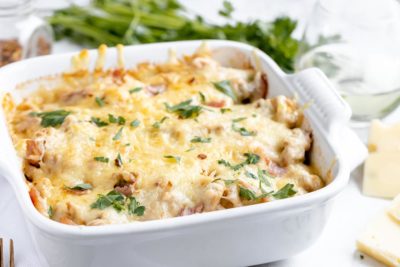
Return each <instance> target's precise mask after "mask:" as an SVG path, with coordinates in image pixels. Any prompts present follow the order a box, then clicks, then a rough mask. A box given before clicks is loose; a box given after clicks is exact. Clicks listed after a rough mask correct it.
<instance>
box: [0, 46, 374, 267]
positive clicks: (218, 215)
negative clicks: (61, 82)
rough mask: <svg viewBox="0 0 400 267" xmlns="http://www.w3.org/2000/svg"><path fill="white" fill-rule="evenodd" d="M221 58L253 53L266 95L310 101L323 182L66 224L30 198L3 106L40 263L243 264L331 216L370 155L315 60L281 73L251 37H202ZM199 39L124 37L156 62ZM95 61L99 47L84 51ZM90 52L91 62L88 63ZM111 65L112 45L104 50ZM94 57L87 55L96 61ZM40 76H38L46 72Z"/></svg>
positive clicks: (27, 72)
mask: <svg viewBox="0 0 400 267" xmlns="http://www.w3.org/2000/svg"><path fill="white" fill-rule="evenodd" d="M207 43H208V45H209V47H210V48H211V49H212V50H213V51H214V56H215V58H216V59H218V60H219V61H220V62H222V63H223V64H224V65H235V66H237V65H240V64H243V62H245V61H247V62H248V61H250V62H251V64H252V65H253V66H254V67H256V68H261V69H262V70H263V71H264V72H265V73H266V74H267V76H268V83H269V93H268V96H269V97H271V96H276V95H279V94H284V95H287V96H292V97H293V96H297V97H298V99H299V101H300V103H302V104H304V103H311V105H310V107H309V108H308V109H307V110H306V111H305V115H306V117H307V119H308V121H309V123H310V125H311V128H312V130H313V137H314V144H313V148H312V153H311V155H312V156H311V160H312V161H313V162H314V164H315V165H316V166H317V167H318V168H319V170H320V171H321V174H322V175H323V176H324V177H327V178H328V180H327V183H328V184H327V186H326V187H324V188H322V189H320V190H317V191H315V192H312V193H309V194H306V195H302V196H297V197H294V198H289V199H283V200H279V201H274V202H271V203H264V204H257V205H252V206H246V207H240V208H234V209H229V210H222V211H215V212H209V213H204V214H195V215H191V216H185V217H178V218H171V219H164V220H156V221H147V222H140V223H131V224H123V225H105V226H94V227H85V226H69V225H64V224H61V223H58V222H55V221H52V220H49V219H47V218H45V217H44V216H42V215H40V214H39V212H37V211H36V209H35V208H34V206H33V205H32V203H31V200H30V198H29V195H28V192H27V188H26V185H25V181H24V180H25V178H24V175H23V173H22V171H21V160H20V159H19V158H18V157H17V156H16V152H15V150H14V148H13V145H12V142H11V139H10V136H9V134H8V130H7V128H6V124H5V120H4V114H3V111H2V110H1V111H0V136H1V138H0V148H1V150H0V151H1V153H0V174H1V175H2V176H4V177H5V178H6V179H7V180H8V181H9V182H10V184H11V185H12V188H13V189H14V191H15V195H16V196H17V199H18V202H19V205H20V206H21V208H22V210H23V212H24V215H25V217H26V220H27V222H28V225H29V228H30V230H31V233H32V236H33V238H34V240H35V244H36V246H37V248H39V249H38V252H39V251H40V252H39V253H40V255H41V260H42V262H43V263H42V264H43V265H42V266H47V265H48V266H57V267H64V266H74V267H79V266H82V267H83V266H84V267H88V266H96V267H98V266H120V267H122V266H245V265H254V264H260V263H265V262H271V261H276V260H280V259H284V258H288V257H291V256H293V255H294V254H296V253H298V252H300V251H302V250H304V249H306V248H307V247H309V246H310V245H312V244H313V243H314V241H315V240H316V239H317V237H318V236H319V235H320V233H321V231H322V230H323V228H324V225H325V224H326V222H327V220H328V219H329V211H330V206H331V202H332V201H331V200H332V199H333V198H334V196H335V195H337V194H338V193H339V192H340V191H341V190H342V189H343V188H344V187H345V186H346V184H347V182H348V179H349V175H350V171H351V170H352V169H354V168H355V167H356V166H357V165H359V164H360V163H361V162H362V161H363V160H364V158H365V156H366V153H367V151H366V148H365V147H364V145H363V144H362V143H361V142H360V141H359V139H358V138H357V137H356V135H355V134H354V133H353V132H352V131H351V130H350V129H348V127H347V126H346V123H347V121H348V120H349V118H350V115H351V111H350V109H349V107H348V105H347V104H345V103H344V102H343V100H342V99H341V98H340V96H339V95H338V94H337V93H336V91H335V90H334V89H333V88H332V86H331V84H330V83H329V82H328V80H327V78H326V77H325V76H324V75H323V74H322V73H321V72H320V71H319V70H318V69H308V70H304V71H302V72H300V73H297V74H291V75H287V74H285V73H283V72H282V71H281V70H280V69H279V67H278V66H277V65H276V63H275V62H274V61H273V60H271V59H270V58H269V57H268V56H267V55H265V54H264V53H263V52H261V51H260V50H258V49H255V48H254V47H252V46H249V45H245V44H241V43H237V42H229V41H208V42H207ZM200 44H201V41H183V42H173V43H160V44H149V45H137V46H128V47H125V61H126V65H127V66H128V67H130V66H134V65H135V64H136V63H138V62H142V61H154V62H162V61H165V60H166V59H167V54H168V50H169V49H175V50H176V51H177V54H178V55H181V54H191V53H193V52H194V51H195V50H196V49H197V48H198V47H199V46H200ZM90 56H91V61H93V62H94V60H95V58H96V56H97V53H96V51H95V50H93V51H90ZM71 57H72V54H63V55H52V56H46V57H39V58H34V59H29V60H25V61H21V62H17V63H14V64H11V65H8V66H6V67H4V68H1V69H0V90H1V92H2V93H4V92H11V93H12V94H13V95H14V96H16V97H17V98H18V96H21V95H23V94H24V93H25V92H24V90H20V89H18V90H16V89H15V87H16V86H17V85H18V84H20V83H22V82H25V81H28V80H32V79H35V78H38V77H43V76H48V75H52V74H57V73H60V72H64V71H66V70H68V69H69V68H70V61H71ZM93 62H92V63H93ZM106 62H107V63H108V65H109V66H116V64H117V56H116V50H115V49H109V50H108V51H107V60H106ZM92 66H93V64H92ZM42 82H43V81H42Z"/></svg>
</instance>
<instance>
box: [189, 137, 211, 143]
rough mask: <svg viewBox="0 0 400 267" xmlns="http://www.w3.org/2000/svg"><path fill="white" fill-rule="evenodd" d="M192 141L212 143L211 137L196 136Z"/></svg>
mask: <svg viewBox="0 0 400 267" xmlns="http://www.w3.org/2000/svg"><path fill="white" fill-rule="evenodd" d="M190 142H192V143H210V142H211V137H200V136H195V137H194V138H193V139H192V140H190Z"/></svg>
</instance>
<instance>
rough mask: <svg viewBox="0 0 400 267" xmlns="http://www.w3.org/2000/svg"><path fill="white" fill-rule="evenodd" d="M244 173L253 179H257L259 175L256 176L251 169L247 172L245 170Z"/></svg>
mask: <svg viewBox="0 0 400 267" xmlns="http://www.w3.org/2000/svg"><path fill="white" fill-rule="evenodd" d="M244 175H246V176H247V177H249V178H251V179H254V180H257V176H255V175H254V174H252V173H251V172H249V171H245V172H244Z"/></svg>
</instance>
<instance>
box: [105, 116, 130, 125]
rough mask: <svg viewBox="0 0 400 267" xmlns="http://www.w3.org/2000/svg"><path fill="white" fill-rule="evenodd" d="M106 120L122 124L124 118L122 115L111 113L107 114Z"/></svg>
mask: <svg viewBox="0 0 400 267" xmlns="http://www.w3.org/2000/svg"><path fill="white" fill-rule="evenodd" d="M108 121H109V122H110V123H118V124H119V125H124V124H125V121H126V120H125V118H124V117H122V116H118V117H115V116H114V115H112V114H108Z"/></svg>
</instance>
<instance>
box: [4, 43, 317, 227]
mask: <svg viewBox="0 0 400 267" xmlns="http://www.w3.org/2000/svg"><path fill="white" fill-rule="evenodd" d="M105 49H106V48H105V46H101V47H100V48H99V56H98V60H97V63H96V68H95V70H94V71H89V70H88V67H87V66H88V53H87V51H82V52H81V53H80V54H79V55H78V56H76V57H74V58H73V67H74V69H73V71H71V72H68V73H63V74H61V75H60V76H59V77H58V78H59V79H60V82H59V83H58V84H57V85H50V84H47V85H46V83H43V84H44V85H43V86H41V87H40V88H38V89H37V90H35V91H34V92H33V93H30V94H29V95H28V96H27V97H26V98H25V99H23V100H22V101H20V102H19V103H18V104H17V101H15V100H13V98H12V97H11V95H9V94H7V95H5V97H4V98H3V108H4V110H5V112H6V117H7V122H8V126H9V130H10V132H11V135H12V138H13V142H14V145H15V147H16V149H17V151H18V153H19V155H20V157H21V158H22V159H23V171H24V174H25V177H26V183H27V187H28V190H29V194H30V197H31V199H32V202H33V204H34V206H35V207H36V209H37V210H38V211H39V212H40V213H41V214H43V215H44V216H47V217H49V218H51V219H53V220H56V221H59V222H61V223H65V224H71V225H88V226H94V225H103V224H117V223H128V222H134V221H146V220H155V219H162V218H169V217H177V216H185V215H190V214H194V213H202V212H208V211H215V210H221V209H229V208H234V207H240V206H245V205H252V204H257V203H264V202H269V201H275V200H279V199H283V198H288V197H293V196H295V195H301V194H305V193H307V192H311V191H314V190H317V189H319V188H321V187H323V186H324V183H323V180H322V179H321V178H320V177H319V176H318V174H317V173H316V171H315V170H314V169H313V168H312V167H311V166H309V165H308V164H307V162H308V160H307V159H308V153H309V150H310V147H311V144H312V135H311V132H310V130H308V129H307V127H306V126H305V124H306V123H305V122H304V118H303V112H302V111H303V108H302V107H300V106H299V105H297V103H296V101H295V99H292V98H288V97H285V96H278V97H275V98H271V99H268V98H266V95H267V92H268V83H267V76H266V75H265V74H263V73H261V72H259V71H257V70H255V69H254V68H252V67H251V66H248V67H246V68H229V67H225V66H222V65H220V64H219V63H218V62H217V61H216V60H214V59H213V58H212V56H211V52H210V51H209V50H208V49H207V47H206V46H203V47H201V48H199V50H198V51H197V52H196V53H195V54H193V55H190V56H184V57H183V58H177V57H176V56H175V55H174V54H173V53H171V55H170V58H169V60H168V61H167V62H166V63H163V64H155V63H151V62H144V63H141V64H138V65H137V66H136V67H135V68H125V67H124V60H123V53H122V46H119V47H118V49H119V65H118V67H117V68H115V69H106V70H104V69H103V64H104V53H105Z"/></svg>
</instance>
